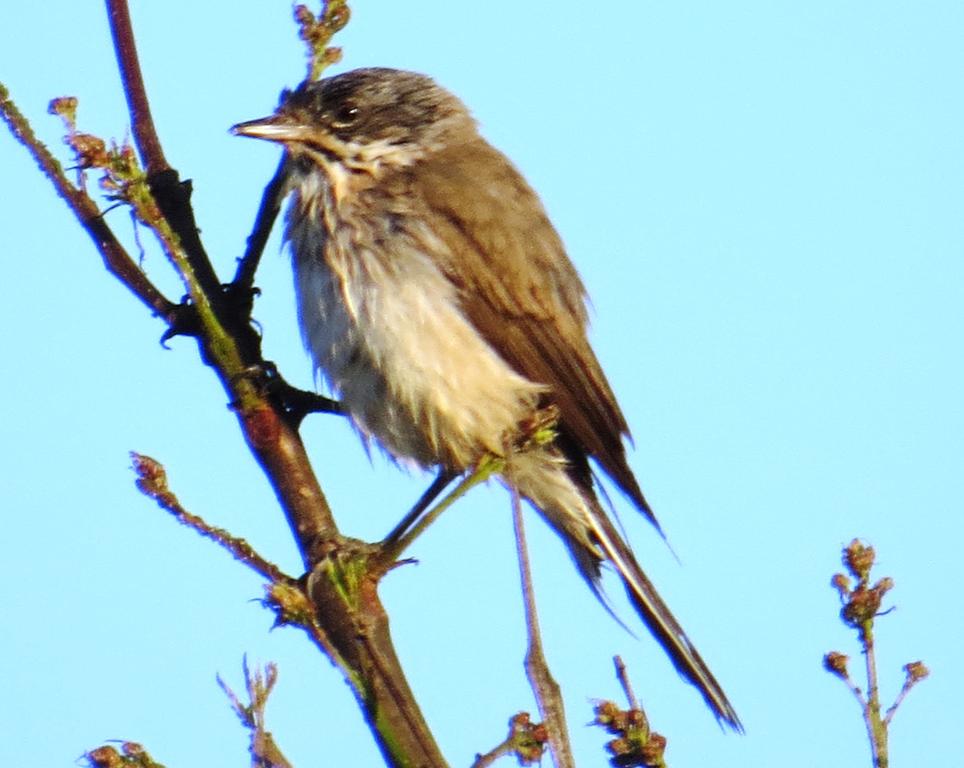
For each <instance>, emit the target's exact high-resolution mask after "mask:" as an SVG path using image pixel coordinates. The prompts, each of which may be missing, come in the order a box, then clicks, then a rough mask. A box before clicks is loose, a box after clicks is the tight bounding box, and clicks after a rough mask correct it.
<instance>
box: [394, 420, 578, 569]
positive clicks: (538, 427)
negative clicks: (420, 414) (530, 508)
mask: <svg viewBox="0 0 964 768" xmlns="http://www.w3.org/2000/svg"><path fill="white" fill-rule="evenodd" d="M558 420H559V409H558V408H556V407H555V406H554V405H549V406H547V407H545V408H542V409H540V410H538V411H536V412H535V413H534V414H533V416H532V418H531V419H528V420H526V422H524V423H523V424H521V425H520V432H519V434H515V435H513V437H512V441H513V444H514V445H513V446H512V447H510V448H509V449H508V450H507V451H506V455H505V456H496V455H493V454H486V455H485V456H483V457H482V458H481V459H480V460H479V462H478V463H477V464H476V465H475V467H474V468H473V469H472V470H471V471H470V472H469V473H468V474H467V475H466V476H465V477H463V478H462V480H461V482H459V484H458V485H457V486H455V488H454V489H452V491H451V492H450V493H449V494H448V495H447V496H445V498H443V499H442V500H441V501H440V502H439V503H438V504H436V505H435V506H434V507H432V508H431V509H428V507H429V505H430V504H431V503H432V502H433V501H434V500H435V499H436V498H437V497H438V495H439V494H440V493H441V492H442V491H443V490H444V489H445V487H446V486H447V485H448V484H449V483H450V482H452V480H454V479H455V478H456V476H457V474H458V473H456V472H453V471H452V470H447V469H441V470H439V474H438V477H436V478H435V480H434V481H433V482H432V484H431V485H430V486H429V488H428V490H427V491H425V493H423V494H422V496H421V498H420V499H419V500H418V502H416V504H415V506H414V507H412V510H411V511H410V512H409V513H408V514H407V515H405V517H404V518H403V519H402V521H401V522H400V523H399V524H398V525H396V526H395V528H394V529H393V530H392V532H391V533H389V534H388V536H386V537H385V538H384V539H383V540H382V542H381V544H380V550H381V554H380V555H379V559H380V560H381V562H382V564H383V566H384V567H385V568H386V569H388V568H391V567H392V566H393V565H394V563H395V561H396V560H398V558H399V556H400V555H401V554H402V552H404V551H405V550H406V549H407V548H408V546H409V545H410V544H411V543H412V542H413V541H415V539H417V538H418V537H419V536H420V535H421V534H422V532H423V531H424V530H425V529H426V528H428V527H429V526H430V525H431V524H432V523H433V522H435V520H436V518H437V517H438V516H439V515H441V514H442V513H443V512H444V511H445V510H446V509H448V508H449V507H450V506H451V505H452V504H453V503H454V502H455V501H456V500H457V499H459V498H461V497H462V496H464V495H465V494H466V493H467V492H468V491H469V489H471V488H473V487H475V486H476V485H478V484H479V483H483V482H485V481H486V480H488V479H489V478H490V477H491V476H492V475H497V474H499V473H501V472H502V471H504V470H505V467H506V462H507V458H506V456H510V455H511V454H512V453H521V452H524V451H528V450H532V449H534V448H539V447H541V446H544V445H546V444H548V443H551V442H552V441H553V440H554V439H555V436H556V432H555V426H556V423H557V422H558ZM426 510H428V511H427V512H426Z"/></svg>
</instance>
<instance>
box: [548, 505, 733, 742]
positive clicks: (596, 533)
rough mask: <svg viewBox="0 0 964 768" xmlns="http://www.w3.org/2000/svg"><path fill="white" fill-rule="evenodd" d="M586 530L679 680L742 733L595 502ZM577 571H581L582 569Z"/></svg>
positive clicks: (593, 580) (594, 576) (593, 581)
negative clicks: (668, 658) (672, 665)
mask: <svg viewBox="0 0 964 768" xmlns="http://www.w3.org/2000/svg"><path fill="white" fill-rule="evenodd" d="M590 506H591V514H590V516H589V517H590V528H591V530H592V534H593V538H594V539H595V540H596V543H597V544H598V546H599V548H600V549H601V550H602V551H603V553H604V554H605V557H606V560H608V561H609V562H610V563H612V565H613V567H614V568H615V569H616V571H617V572H618V573H619V577H620V578H621V579H622V582H623V586H624V587H625V588H626V594H627V595H629V599H630V601H631V602H632V604H633V606H634V607H635V608H636V611H637V612H638V613H639V615H640V616H641V617H642V619H643V621H644V622H645V623H646V626H647V627H648V628H649V631H650V632H652V633H653V635H654V636H655V637H656V639H657V640H658V641H659V643H660V645H662V646H663V649H664V650H665V651H666V653H667V654H669V657H670V659H672V661H673V664H674V666H675V667H676V669H677V670H678V671H679V673H680V674H681V675H683V677H685V678H686V679H687V680H689V681H690V682H691V683H692V684H693V685H695V686H696V688H697V689H698V690H699V692H700V693H701V694H703V699H704V700H705V701H706V704H707V706H709V708H710V709H712V710H713V713H714V714H715V715H716V716H717V717H718V718H719V719H720V720H722V721H723V722H725V723H726V724H727V725H729V726H730V727H731V728H733V729H734V730H736V731H739V732H741V733H742V731H743V724H742V723H741V722H740V718H739V717H738V716H737V714H736V710H735V709H733V705H732V704H730V702H729V700H728V699H727V698H726V694H725V693H723V688H722V687H721V686H720V684H719V683H718V682H717V681H716V678H715V677H714V676H713V673H712V672H710V668H709V667H708V666H707V665H706V662H705V661H703V658H702V657H701V656H700V654H699V652H698V651H697V650H696V648H695V647H694V646H693V644H692V643H691V642H690V639H689V638H688V637H687V636H686V632H684V631H683V628H682V627H681V626H680V624H679V622H678V621H677V620H676V617H675V616H673V613H672V611H670V609H669V606H667V605H666V603H665V602H663V598H661V597H660V596H659V593H658V592H657V591H656V588H655V587H654V586H653V584H652V582H651V581H650V580H649V578H648V577H647V576H646V574H645V573H643V569H642V568H641V567H640V566H639V563H637V562H636V558H635V556H634V555H633V553H632V551H631V550H630V549H629V546H628V545H627V544H626V542H625V541H623V538H622V537H621V536H620V535H619V532H618V531H617V530H616V528H615V526H614V525H613V524H612V522H611V521H610V520H609V517H608V516H607V515H606V513H605V512H604V511H603V509H602V508H601V507H600V505H599V503H598V501H596V500H595V499H593V500H592V503H591V505H590ZM567 541H568V542H569V546H570V548H572V547H579V546H580V544H579V543H578V542H576V541H571V540H570V539H569V537H567ZM575 559H576V562H577V564H581V563H584V562H585V557H584V556H579V555H576V557H575ZM580 569H581V570H583V568H582V566H580ZM583 575H584V576H586V578H587V580H588V581H589V582H590V585H591V586H592V587H593V589H594V591H596V593H597V594H599V586H598V579H599V575H598V566H597V568H596V573H584V574H583Z"/></svg>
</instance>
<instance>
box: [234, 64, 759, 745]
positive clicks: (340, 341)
mask: <svg viewBox="0 0 964 768" xmlns="http://www.w3.org/2000/svg"><path fill="white" fill-rule="evenodd" d="M233 131H234V133H236V134H240V135H244V136H252V137H255V138H260V139H267V140H270V141H275V142H279V143H281V144H283V145H284V147H285V149H286V152H287V158H288V160H287V163H288V173H289V184H290V191H291V193H292V195H293V199H292V201H291V204H290V209H289V211H288V218H287V229H286V239H287V240H288V242H289V243H290V246H291V252H292V256H293V262H294V273H295V285H296V291H297V296H298V306H299V316H300V322H301V330H302V335H303V338H304V343H305V346H306V348H307V350H308V352H309V354H310V355H311V357H312V359H313V361H314V363H315V365H316V366H317V368H318V370H319V371H320V372H321V373H322V375H323V376H324V377H325V379H326V380H327V381H328V383H329V385H330V386H331V388H332V389H333V390H334V391H335V392H336V393H337V395H338V396H339V398H340V400H341V402H342V405H343V407H344V408H345V409H346V410H347V412H348V414H349V415H350V417H351V419H352V420H353V422H354V424H355V425H356V426H357V428H358V430H359V431H360V432H361V433H362V434H363V435H364V436H366V437H370V438H373V439H374V440H375V441H376V442H377V443H378V444H380V445H381V446H382V448H384V449H385V450H386V451H387V452H388V453H389V454H390V455H392V456H393V457H396V458H398V459H407V460H412V461H414V462H417V463H418V464H420V465H422V466H423V467H437V468H440V469H441V470H442V472H443V473H448V474H449V475H453V474H458V473H464V472H466V471H468V470H470V469H471V468H472V467H473V466H474V465H475V464H476V463H477V462H478V461H479V460H480V459H481V458H482V457H483V456H485V455H486V454H495V455H506V453H507V446H511V445H512V444H513V440H514V439H517V438H518V437H519V436H520V434H521V433H520V430H521V427H520V425H523V424H525V423H526V422H527V421H531V419H532V418H533V415H534V414H535V413H536V411H537V409H539V408H543V407H546V406H550V405H551V406H554V407H555V408H556V409H557V410H558V414H559V416H558V422H557V425H556V430H557V437H556V438H555V440H554V441H553V442H552V443H551V444H548V445H543V446H541V447H537V448H535V449H532V450H527V451H523V452H512V451H509V452H508V453H509V454H511V455H506V458H507V460H508V461H507V466H508V467H509V468H510V470H511V471H507V472H506V474H507V475H510V476H511V483H512V485H513V486H514V487H515V488H516V489H517V490H518V492H519V493H520V494H521V495H522V496H523V497H524V498H525V499H527V500H528V501H529V502H530V503H531V504H532V505H533V507H535V508H536V509H537V510H538V511H539V512H540V513H541V515H542V517H543V518H544V519H545V520H546V521H547V522H548V523H549V525H550V526H552V528H554V529H555V530H556V532H557V533H558V534H559V535H560V536H562V538H563V539H564V540H565V542H566V544H567V545H568V548H569V550H570V552H571V553H572V557H573V559H574V561H575V563H576V565H577V567H578V568H579V571H580V572H581V574H582V575H583V576H584V577H585V579H586V581H587V582H588V583H589V584H590V585H591V586H592V587H593V589H594V590H596V592H597V594H599V586H598V585H599V580H600V565H601V564H602V563H603V562H609V563H611V565H612V567H613V568H614V569H615V570H616V572H617V573H618V574H619V576H620V577H621V579H622V581H623V584H624V585H625V588H626V591H627V593H628V595H629V598H630V600H631V601H632V603H633V605H634V606H635V607H636V609H637V610H638V611H639V613H640V615H641V617H642V618H643V620H644V621H645V623H646V625H647V626H648V627H649V629H650V630H651V631H652V633H653V634H654V635H655V636H656V638H657V639H658V640H659V642H660V643H661V644H662V646H663V647H664V648H665V649H666V652H667V653H668V654H669V656H670V658H671V659H672V660H673V663H674V664H675V665H676V667H677V669H678V670H679V671H680V672H681V673H682V674H683V675H684V676H685V677H686V678H687V679H688V680H689V681H690V682H692V683H693V684H694V685H695V686H696V687H697V688H698V689H699V690H700V692H701V693H702V694H703V697H704V698H705V700H706V702H707V704H708V705H709V706H710V708H711V709H712V710H713V712H714V713H715V714H716V716H717V717H718V718H720V719H721V720H723V721H725V722H726V723H728V724H729V725H730V726H732V727H734V728H736V729H740V728H741V725H740V721H739V719H738V718H737V715H736V712H735V711H734V709H733V707H732V706H731V705H730V702H729V701H728V700H727V698H726V695H725V694H724V693H723V690H722V688H721V687H720V685H719V683H717V681H716V679H715V678H714V677H713V675H712V673H711V672H710V670H709V668H708V667H707V665H706V664H705V663H704V661H703V659H702V658H700V655H699V653H697V651H696V649H695V648H694V647H693V645H692V644H691V643H690V641H689V639H688V638H687V636H686V634H685V633H684V632H683V629H682V627H680V625H679V623H678V622H677V621H676V619H675V618H674V617H673V614H672V613H671V612H670V610H669V608H668V607H667V606H666V604H665V603H664V602H663V600H662V599H661V598H660V596H659V595H658V594H657V592H656V590H655V588H654V587H653V585H652V584H651V583H650V581H649V579H648V578H647V577H646V575H645V574H644V573H643V571H642V569H641V568H640V566H639V564H638V563H637V562H636V558H635V557H634V556H633V553H632V551H631V550H630V548H629V546H628V545H627V544H626V542H625V541H624V540H623V538H622V536H621V535H620V533H619V532H618V531H617V529H616V527H615V526H614V525H613V523H612V522H611V521H610V519H609V517H608V516H607V514H606V511H605V510H604V509H603V507H602V506H601V504H600V502H599V500H598V498H597V496H596V493H595V491H594V489H593V484H594V475H593V468H592V466H591V465H590V459H591V460H593V461H594V462H595V464H596V465H597V466H598V467H599V468H601V469H602V471H603V472H604V473H605V474H606V475H607V476H608V477H609V478H610V479H611V480H612V481H613V482H614V483H615V484H616V485H617V486H618V487H619V488H620V489H621V490H622V491H623V492H624V493H625V495H626V496H627V497H628V498H629V499H630V500H631V501H632V503H633V504H634V505H635V506H636V507H637V508H638V509H639V510H640V511H641V512H642V513H644V514H645V515H646V516H647V517H649V518H650V519H651V520H652V521H653V522H654V523H655V518H654V517H653V513H652V511H651V510H650V508H649V505H648V504H647V502H646V499H645V498H644V496H643V493H642V490H641V489H640V487H639V484H638V483H637V481H636V478H635V477H634V476H633V473H632V470H630V468H629V465H628V463H627V460H626V453H625V448H624V446H623V438H624V437H627V436H628V434H629V429H628V427H627V424H626V420H625V418H624V417H623V414H622V412H621V411H620V409H619V406H618V405H617V403H616V398H615V396H614V395H613V392H612V389H611V388H610V386H609V383H608V382H607V381H606V377H605V375H604V374H603V372H602V369H601V367H600V365H599V362H598V360H597V359H596V356H595V355H594V353H593V351H592V348H591V347H590V345H589V341H588V339H587V336H586V327H587V313H586V292H585V288H584V287H583V284H582V282H581V280H580V278H579V275H578V274H577V273H576V270H575V268H574V267H573V265H572V263H571V262H570V261H569V258H568V257H567V256H566V251H565V249H564V247H563V245H562V242H561V240H560V239H559V235H558V234H557V233H556V231H555V229H554V228H553V226H552V224H551V223H550V222H549V219H548V217H547V216H546V212H545V210H544V209H543V207H542V204H541V202H540V200H539V198H538V196H537V195H536V193H535V192H534V191H533V190H532V189H531V187H530V186H529V185H528V184H527V183H526V181H525V179H523V178H522V176H521V175H520V174H519V172H518V171H517V170H516V169H515V168H514V167H513V165H512V164H511V163H510V162H509V160H508V159H507V158H506V157H505V156H504V155H502V154H501V153H500V152H498V151H497V150H496V149H494V148H493V147H492V146H491V145H489V144H488V143H487V142H486V141H485V139H483V138H482V137H481V136H480V135H479V132H478V129H477V126H476V123H475V121H474V120H473V118H472V117H471V115H470V114H469V112H468V110H467V109H466V107H465V106H464V105H463V104H462V102H461V101H459V99H458V98H456V97H455V96H454V95H452V94H451V93H449V92H448V91H446V90H444V89H443V88H441V87H440V86H438V85H437V84H436V83H435V82H433V81H432V80H431V79H430V78H428V77H426V76H424V75H420V74H415V73H412V72H403V71H399V70H393V69H381V68H372V69H358V70H354V71H351V72H347V73H345V74H341V75H337V76H334V77H331V78H327V79H324V80H320V81H318V82H312V83H308V84H303V85H301V86H300V87H299V88H297V89H296V90H294V91H286V92H285V93H284V94H283V95H282V98H281V103H280V106H279V107H278V110H277V111H276V112H275V114H273V115H272V116H270V117H267V118H264V119H261V120H253V121H250V122H246V123H241V124H239V125H236V126H234V128H233Z"/></svg>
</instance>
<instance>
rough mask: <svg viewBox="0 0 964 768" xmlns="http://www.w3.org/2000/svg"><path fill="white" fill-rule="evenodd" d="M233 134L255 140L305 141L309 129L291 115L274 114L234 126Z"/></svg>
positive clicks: (232, 127) (232, 128)
mask: <svg viewBox="0 0 964 768" xmlns="http://www.w3.org/2000/svg"><path fill="white" fill-rule="evenodd" d="M231 133H233V134H234V135H235V136H250V137H251V138H253V139H266V140H267V141H279V142H287V141H304V140H305V139H307V138H308V135H309V129H308V128H307V127H306V126H305V125H302V124H301V123H299V122H298V121H296V120H294V119H293V118H292V117H291V116H289V115H285V114H274V115H270V116H269V117H262V118H260V119H258V120H248V121H247V122H244V123H238V124H237V125H233V126H231Z"/></svg>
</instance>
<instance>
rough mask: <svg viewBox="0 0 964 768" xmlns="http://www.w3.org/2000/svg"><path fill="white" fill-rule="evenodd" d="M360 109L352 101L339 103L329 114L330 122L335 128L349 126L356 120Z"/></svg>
mask: <svg viewBox="0 0 964 768" xmlns="http://www.w3.org/2000/svg"><path fill="white" fill-rule="evenodd" d="M359 114H360V111H359V109H358V107H357V106H356V105H355V104H353V103H352V102H350V101H349V102H346V103H344V104H339V105H338V106H337V107H335V108H334V110H333V111H332V115H331V124H332V126H334V127H335V128H350V127H351V126H353V125H354V124H355V123H356V122H357V121H358V116H359Z"/></svg>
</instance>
